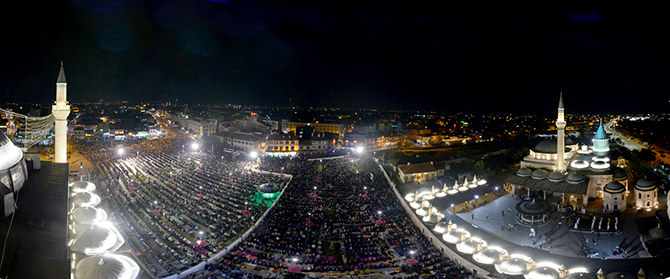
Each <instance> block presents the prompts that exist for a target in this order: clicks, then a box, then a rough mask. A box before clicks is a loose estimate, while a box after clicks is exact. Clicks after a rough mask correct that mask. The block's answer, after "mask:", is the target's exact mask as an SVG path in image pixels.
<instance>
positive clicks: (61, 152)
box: [51, 62, 70, 163]
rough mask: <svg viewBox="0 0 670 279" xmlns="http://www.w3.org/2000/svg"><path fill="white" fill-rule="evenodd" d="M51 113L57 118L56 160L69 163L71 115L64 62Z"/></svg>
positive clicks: (61, 64) (57, 81)
mask: <svg viewBox="0 0 670 279" xmlns="http://www.w3.org/2000/svg"><path fill="white" fill-rule="evenodd" d="M51 113H52V114H53V115H54V118H55V119H56V129H55V131H54V134H55V144H54V147H55V149H56V155H55V156H54V162H56V163H67V116H68V115H70V105H69V104H68V103H67V82H66V81H65V71H63V62H61V63H60V73H58V80H56V103H55V104H54V105H53V106H51Z"/></svg>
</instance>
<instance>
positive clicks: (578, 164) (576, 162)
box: [570, 159, 589, 169]
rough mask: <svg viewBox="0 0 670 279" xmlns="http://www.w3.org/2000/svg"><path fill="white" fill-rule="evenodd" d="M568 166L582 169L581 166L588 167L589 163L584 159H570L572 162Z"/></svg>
mask: <svg viewBox="0 0 670 279" xmlns="http://www.w3.org/2000/svg"><path fill="white" fill-rule="evenodd" d="M570 166H571V167H573V168H575V169H583V168H586V167H588V166H589V163H587V162H586V161H584V160H581V159H579V160H574V161H572V163H570Z"/></svg>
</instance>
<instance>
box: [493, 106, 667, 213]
mask: <svg viewBox="0 0 670 279" xmlns="http://www.w3.org/2000/svg"><path fill="white" fill-rule="evenodd" d="M565 126H566V122H565V114H564V106H563V95H562V94H561V96H560V97H559V102H558V118H557V120H556V128H557V131H558V132H557V136H556V138H551V139H546V140H543V141H541V142H540V143H538V144H537V145H536V146H535V147H534V148H531V150H530V154H528V155H527V156H526V157H524V158H523V160H522V161H521V162H520V168H519V170H518V171H516V173H514V174H512V175H510V176H509V177H508V178H507V180H505V183H504V187H505V188H506V189H507V191H508V192H510V193H512V194H518V195H523V196H527V197H530V196H531V194H533V195H534V196H535V197H538V198H539V197H542V198H543V199H544V200H546V199H547V197H551V196H553V197H556V198H559V199H560V206H569V207H572V208H573V209H576V210H580V209H584V208H586V207H587V206H588V205H589V200H592V201H594V200H600V201H602V212H619V211H623V210H625V209H626V208H628V207H634V208H636V209H638V210H640V209H647V210H651V208H654V207H656V206H657V204H658V201H657V196H658V193H657V192H658V185H655V183H654V182H653V181H652V180H647V179H640V181H638V182H637V183H636V184H635V186H634V189H630V188H629V185H628V180H629V175H628V174H627V172H626V171H625V170H624V169H622V167H624V165H625V160H623V158H620V159H617V160H616V166H612V165H611V164H612V163H614V162H612V161H610V158H609V139H608V137H607V134H606V133H605V129H604V128H603V125H602V120H601V122H600V125H599V127H598V130H597V131H596V134H595V136H594V139H593V144H592V145H591V146H588V145H580V144H578V143H576V142H575V141H573V140H572V139H571V138H568V137H566V136H565ZM629 194H634V195H635V198H634V200H635V202H634V203H633V204H627V202H626V200H627V196H628V195H629ZM590 208H593V206H590Z"/></svg>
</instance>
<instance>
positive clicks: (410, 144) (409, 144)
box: [403, 140, 412, 148]
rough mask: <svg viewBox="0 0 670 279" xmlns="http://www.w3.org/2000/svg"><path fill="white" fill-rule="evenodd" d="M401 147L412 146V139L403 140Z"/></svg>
mask: <svg viewBox="0 0 670 279" xmlns="http://www.w3.org/2000/svg"><path fill="white" fill-rule="evenodd" d="M403 147H404V148H410V147H412V141H411V140H405V142H404V143H403Z"/></svg>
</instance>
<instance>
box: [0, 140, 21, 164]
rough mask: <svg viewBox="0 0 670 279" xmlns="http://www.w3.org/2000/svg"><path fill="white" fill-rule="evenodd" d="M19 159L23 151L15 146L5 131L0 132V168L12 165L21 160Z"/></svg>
mask: <svg viewBox="0 0 670 279" xmlns="http://www.w3.org/2000/svg"><path fill="white" fill-rule="evenodd" d="M21 159H23V151H21V149H20V148H18V147H16V146H15V145H14V144H13V143H12V141H10V140H9V138H7V136H6V135H5V133H0V170H6V169H9V168H11V167H13V166H14V165H16V164H17V163H19V162H21Z"/></svg>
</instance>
